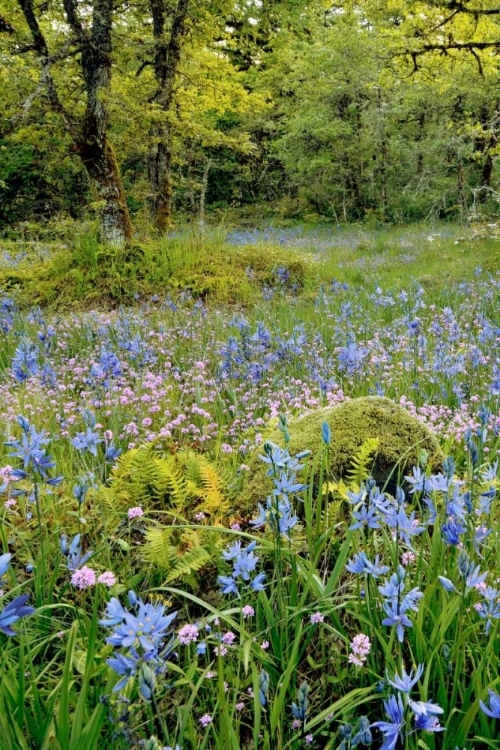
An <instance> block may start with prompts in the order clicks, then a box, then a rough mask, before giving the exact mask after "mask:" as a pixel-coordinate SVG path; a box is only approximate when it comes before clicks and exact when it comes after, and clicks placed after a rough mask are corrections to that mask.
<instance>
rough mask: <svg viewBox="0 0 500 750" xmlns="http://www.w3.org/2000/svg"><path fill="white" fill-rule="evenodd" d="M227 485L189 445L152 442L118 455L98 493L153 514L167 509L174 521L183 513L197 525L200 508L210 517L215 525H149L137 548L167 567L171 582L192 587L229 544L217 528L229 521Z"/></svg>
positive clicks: (107, 502) (106, 500)
mask: <svg viewBox="0 0 500 750" xmlns="http://www.w3.org/2000/svg"><path fill="white" fill-rule="evenodd" d="M226 486H227V482H226V480H225V478H224V476H223V475H222V474H221V473H220V472H219V470H218V469H217V468H216V467H215V466H214V465H213V464H212V463H211V462H210V461H209V460H208V459H207V458H206V457H205V456H200V455H198V454H196V453H195V452H194V451H191V450H183V451H179V453H176V454H172V453H164V452H160V450H158V447H155V445H154V444H149V445H146V446H142V447H140V448H135V449H134V450H131V451H128V452H127V453H125V454H124V455H123V456H121V457H120V459H119V461H118V464H117V466H116V468H115V469H114V470H113V472H112V475H111V478H110V480H109V483H108V485H107V486H105V487H101V488H100V497H101V500H102V501H103V502H104V504H105V505H107V506H108V507H109V508H112V509H114V510H116V509H119V508H120V507H122V508H123V507H127V506H128V507H131V506H135V505H143V506H145V509H146V510H147V511H149V513H150V514H151V513H152V514H153V517H154V514H155V511H158V510H162V511H165V510H168V511H169V515H168V516H167V518H169V520H170V521H171V522H175V521H176V519H178V518H179V516H181V517H182V518H183V519H186V521H187V522H188V523H189V522H193V523H196V524H198V523H199V522H198V520H197V519H196V518H195V516H196V514H197V513H201V512H203V513H204V514H205V516H208V517H209V520H208V522H207V526H210V527H212V529H210V528H206V529H204V528H203V526H201V527H199V528H186V526H182V527H180V526H176V525H170V526H160V527H158V526H152V527H150V528H149V529H147V531H146V535H145V543H144V546H143V547H142V548H141V551H140V553H139V554H140V555H141V557H142V559H143V560H144V561H146V562H147V563H149V564H151V565H152V566H154V567H155V568H157V569H158V570H161V571H163V572H165V573H166V574H167V578H166V580H167V581H168V582H172V581H175V580H181V581H182V582H183V583H184V584H187V585H193V586H194V585H195V584H196V581H197V575H198V573H199V571H200V570H201V569H202V568H203V566H204V565H206V564H207V563H209V562H210V561H211V560H212V559H213V558H214V557H215V556H217V555H218V554H219V553H220V550H221V548H222V547H223V545H224V543H225V540H224V537H223V535H222V534H220V533H217V532H216V531H214V530H213V527H214V526H215V527H217V526H219V527H221V528H222V527H223V526H224V525H225V524H228V523H229V514H230V511H231V508H230V505H229V500H228V498H227V494H226ZM162 520H165V514H164V515H163V516H162Z"/></svg>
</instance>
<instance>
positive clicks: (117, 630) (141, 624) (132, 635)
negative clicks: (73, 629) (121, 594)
mask: <svg viewBox="0 0 500 750" xmlns="http://www.w3.org/2000/svg"><path fill="white" fill-rule="evenodd" d="M122 609H123V608H121V605H120V602H118V601H117V600H116V599H111V602H109V603H108V605H107V607H106V612H107V613H108V615H109V619H108V620H100V621H99V624H100V625H103V626H104V627H114V630H113V632H112V633H111V635H110V636H108V638H107V639H106V642H107V643H109V644H111V645H112V646H121V647H125V648H131V647H134V648H137V647H138V646H139V645H140V646H141V647H142V648H143V649H144V651H154V650H155V649H157V648H158V647H159V646H160V645H161V644H162V642H163V641H164V640H165V638H166V636H167V632H168V628H169V627H170V625H171V623H172V622H173V620H174V619H175V618H176V617H177V612H172V613H171V614H170V615H165V607H164V606H163V605H162V604H156V605H153V604H145V603H144V602H143V601H142V600H141V599H138V600H137V614H132V613H131V612H128V611H127V610H124V609H123V612H124V616H121V617H120V620H119V621H118V623H116V619H117V616H120V615H121V612H122ZM117 613H120V615H118V614H117Z"/></svg>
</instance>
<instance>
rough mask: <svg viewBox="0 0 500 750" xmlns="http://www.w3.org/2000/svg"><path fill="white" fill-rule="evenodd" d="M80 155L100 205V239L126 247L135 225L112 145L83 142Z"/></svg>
mask: <svg viewBox="0 0 500 750" xmlns="http://www.w3.org/2000/svg"><path fill="white" fill-rule="evenodd" d="M79 154H80V157H81V160H82V162H83V164H84V166H85V169H86V170H87V173H88V176H89V179H90V187H91V190H92V193H93V195H94V197H95V200H96V202H97V204H98V206H97V215H98V217H99V239H100V241H101V242H102V243H103V244H106V245H112V246H114V247H123V246H124V245H126V244H127V243H128V242H129V240H130V239H131V237H132V224H131V221H130V216H129V213H128V208H127V203H126V201H125V193H124V191H123V186H122V181H121V178H120V172H119V169H118V164H117V162H116V156H115V152H114V150H113V147H112V146H111V144H110V143H108V142H107V141H105V143H104V149H103V148H101V147H100V146H98V145H96V144H95V143H92V142H90V143H86V144H81V146H80V148H79Z"/></svg>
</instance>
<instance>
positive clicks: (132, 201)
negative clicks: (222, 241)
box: [0, 0, 500, 244]
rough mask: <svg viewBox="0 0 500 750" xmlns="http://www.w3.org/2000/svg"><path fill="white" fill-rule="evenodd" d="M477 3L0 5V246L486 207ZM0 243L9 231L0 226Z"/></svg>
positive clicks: (488, 29)
mask: <svg viewBox="0 0 500 750" xmlns="http://www.w3.org/2000/svg"><path fill="white" fill-rule="evenodd" d="M499 15H500V7H498V6H497V5H495V3H494V2H492V0H470V1H468V0H431V1H430V2H409V1H408V0H378V1H377V0H362V1H361V2H350V1H348V0H345V1H342V2H339V3H332V2H323V1H316V0H309V1H303V0H284V1H283V2H280V1H279V0H276V1H274V2H273V0H245V2H242V3H236V2H234V0H212V1H207V0H135V1H134V2H128V1H124V2H118V1H117V0H88V2H81V1H80V0H1V3H0V101H1V103H2V106H1V112H0V231H3V232H4V233H7V234H8V233H9V232H12V231H17V228H18V226H19V222H28V223H29V222H35V221H39V220H41V219H47V218H50V217H54V216H56V217H58V219H59V220H60V219H61V218H62V217H64V216H68V217H72V218H74V219H77V220H79V219H81V218H83V217H86V216H88V215H89V214H92V215H94V216H95V217H96V218H97V219H98V223H99V228H100V233H101V239H102V240H103V241H105V242H109V243H113V244H123V243H126V242H127V241H128V240H129V239H130V237H131V236H132V232H133V229H132V227H135V228H137V227H141V226H145V225H149V226H155V227H156V228H157V229H159V230H162V231H163V230H166V229H168V228H170V227H171V226H172V223H173V221H175V222H176V223H177V222H181V221H185V220H186V219H191V218H193V217H194V218H196V220H197V221H201V222H203V221H204V220H205V217H206V215H208V214H210V215H212V216H213V218H214V220H220V219H221V218H225V217H227V216H228V215H231V213H232V214H234V215H236V214H237V215H238V216H240V217H242V216H243V217H244V216H247V217H250V219H251V218H252V217H254V218H255V217H263V216H270V215H273V216H275V217H279V218H280V219H281V220H283V219H300V220H304V219H305V220H321V219H328V220H332V221H336V222H356V221H364V222H366V221H368V222H374V223H391V222H393V223H400V222H411V221H417V220H425V219H429V218H432V219H434V218H437V219H457V218H458V219H460V220H464V219H469V218H470V217H471V216H477V215H478V214H479V215H481V216H487V217H488V216H493V215H495V214H496V212H497V211H498V208H499V202H500V194H499V190H500V186H499V181H500V176H499V174H498V168H497V167H496V163H497V161H498V155H499V143H498V137H499V126H500V111H499V105H500V79H499V72H498V67H499V64H498V49H499V47H500V23H499ZM13 227H14V229H13Z"/></svg>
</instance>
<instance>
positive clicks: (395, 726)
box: [370, 695, 405, 750]
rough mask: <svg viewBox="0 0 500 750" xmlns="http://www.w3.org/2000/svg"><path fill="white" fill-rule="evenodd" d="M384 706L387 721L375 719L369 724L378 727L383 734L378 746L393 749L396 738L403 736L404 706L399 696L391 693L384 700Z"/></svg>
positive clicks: (381, 749)
mask: <svg viewBox="0 0 500 750" xmlns="http://www.w3.org/2000/svg"><path fill="white" fill-rule="evenodd" d="M384 708H385V712H386V714H387V716H388V717H389V721H376V722H374V723H373V724H371V725H370V726H371V727H376V728H377V729H380V731H381V732H382V734H383V735H384V742H383V744H382V745H381V747H380V750H394V748H395V747H396V744H397V741H398V739H400V738H402V736H403V728H404V726H405V721H404V718H403V716H404V706H403V702H402V700H401V696H400V695H398V696H397V697H396V696H395V695H391V696H390V697H389V698H388V699H387V700H386V701H384Z"/></svg>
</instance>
